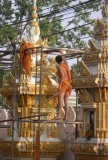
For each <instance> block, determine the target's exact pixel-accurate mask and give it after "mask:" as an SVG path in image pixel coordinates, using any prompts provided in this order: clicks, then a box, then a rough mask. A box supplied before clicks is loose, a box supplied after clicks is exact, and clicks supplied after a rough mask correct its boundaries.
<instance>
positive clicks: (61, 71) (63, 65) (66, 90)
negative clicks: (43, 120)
mask: <svg viewBox="0 0 108 160" xmlns="http://www.w3.org/2000/svg"><path fill="white" fill-rule="evenodd" d="M55 60H56V62H57V63H58V65H59V66H58V78H59V88H58V89H59V95H58V113H57V116H55V117H54V120H58V119H61V112H62V107H63V101H64V104H65V116H64V120H67V113H68V108H69V106H68V98H69V95H70V93H71V90H72V87H71V85H70V81H71V75H70V70H69V66H68V63H67V61H66V59H65V57H64V56H60V55H58V56H57V57H56V58H55Z"/></svg>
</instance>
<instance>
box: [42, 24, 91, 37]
mask: <svg viewBox="0 0 108 160" xmlns="http://www.w3.org/2000/svg"><path fill="white" fill-rule="evenodd" d="M93 23H94V22H90V23H86V24H83V25H79V26H77V27H73V28H70V29H67V30H63V31H60V32H55V33H52V34H49V35H46V36H42V37H41V38H47V37H50V36H53V35H57V34H61V33H64V32H68V31H70V30H74V29H78V28H80V27H84V26H87V25H90V24H93Z"/></svg>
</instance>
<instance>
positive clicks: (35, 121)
mask: <svg viewBox="0 0 108 160" xmlns="http://www.w3.org/2000/svg"><path fill="white" fill-rule="evenodd" d="M15 121H19V122H28V123H59V124H64V123H65V124H81V123H83V122H82V121H67V120H15Z"/></svg>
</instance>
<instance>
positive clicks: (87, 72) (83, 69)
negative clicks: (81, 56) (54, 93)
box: [80, 61, 91, 76]
mask: <svg viewBox="0 0 108 160" xmlns="http://www.w3.org/2000/svg"><path fill="white" fill-rule="evenodd" d="M90 75H91V73H90V70H89V69H88V67H87V66H86V64H85V63H84V61H82V64H81V71H80V76H90Z"/></svg>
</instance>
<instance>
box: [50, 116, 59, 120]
mask: <svg viewBox="0 0 108 160" xmlns="http://www.w3.org/2000/svg"><path fill="white" fill-rule="evenodd" d="M60 119H61V117H60V116H55V117H54V118H53V119H52V120H60Z"/></svg>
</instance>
